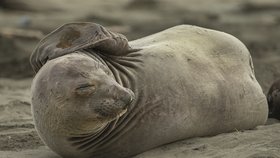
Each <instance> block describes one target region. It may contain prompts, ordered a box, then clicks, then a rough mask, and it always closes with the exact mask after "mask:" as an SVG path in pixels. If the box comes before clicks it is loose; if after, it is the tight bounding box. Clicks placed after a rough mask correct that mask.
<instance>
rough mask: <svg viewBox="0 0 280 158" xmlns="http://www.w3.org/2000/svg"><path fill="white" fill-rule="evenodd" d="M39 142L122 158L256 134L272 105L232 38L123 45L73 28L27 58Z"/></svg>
mask: <svg viewBox="0 0 280 158" xmlns="http://www.w3.org/2000/svg"><path fill="white" fill-rule="evenodd" d="M30 60H31V64H32V67H33V68H34V70H35V72H37V74H36V76H35V78H34V80H33V83H32V111H33V116H34V121H35V127H36V129H37V131H38V133H39V135H40V137H41V138H42V140H43V141H44V142H45V143H46V144H47V145H48V146H49V147H50V148H51V149H52V150H53V151H55V152H56V153H58V154H59V155H61V156H62V157H67V158H77V157H79V158H111V157H114V158H126V157H130V156H133V155H136V154H139V153H141V152H144V151H147V150H149V149H152V148H155V147H158V146H160V145H164V144H167V143H171V142H174V141H178V140H182V139H186V138H192V137H199V136H211V135H216V134H219V133H225V132H231V131H235V130H243V129H252V128H254V127H256V126H258V125H262V124H264V123H265V122H266V119H267V115H268V105H267V101H266V97H265V95H264V94H263V92H262V89H261V87H260V85H259V83H258V82H257V80H256V78H255V75H254V70H253V63H252V60H251V56H250V54H249V52H248V50H247V49H246V47H245V46H244V45H243V44H242V43H241V42H240V41H239V40H238V39H236V38H235V37H233V36H231V35H229V34H226V33H223V32H219V31H214V30H210V29H205V28H201V27H196V26H190V25H180V26H176V27H172V28H170V29H167V30H164V31H162V32H159V33H156V34H154V35H150V36H147V37H144V38H141V39H138V40H135V41H131V42H127V39H126V38H125V37H124V36H123V35H120V34H117V33H112V32H110V31H108V30H106V29H105V28H104V27H102V26H100V25H98V24H94V23H71V24H66V25H63V26H62V27H60V28H58V29H57V30H55V31H54V32H52V33H51V34H50V35H48V36H47V37H46V38H44V39H43V40H42V41H41V42H40V43H39V45H38V47H37V48H36V49H35V51H34V52H33V54H32V55H31V59H30Z"/></svg>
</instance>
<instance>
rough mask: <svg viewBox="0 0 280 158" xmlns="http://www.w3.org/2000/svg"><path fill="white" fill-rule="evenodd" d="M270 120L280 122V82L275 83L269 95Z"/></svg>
mask: <svg viewBox="0 0 280 158" xmlns="http://www.w3.org/2000/svg"><path fill="white" fill-rule="evenodd" d="M267 102H268V106H269V115H268V117H269V118H276V119H278V120H280V80H278V81H276V82H274V83H273V84H272V86H271V87H270V89H269V91H268V94H267Z"/></svg>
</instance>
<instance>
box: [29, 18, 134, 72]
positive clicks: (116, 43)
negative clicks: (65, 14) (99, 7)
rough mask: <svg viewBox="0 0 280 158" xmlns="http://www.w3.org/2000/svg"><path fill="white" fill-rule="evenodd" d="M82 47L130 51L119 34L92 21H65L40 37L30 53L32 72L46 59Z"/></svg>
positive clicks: (119, 53)
mask: <svg viewBox="0 0 280 158" xmlns="http://www.w3.org/2000/svg"><path fill="white" fill-rule="evenodd" d="M82 49H93V50H96V51H98V52H100V53H104V54H108V55H116V56H123V55H126V54H128V53H129V52H133V49H131V48H130V47H129V45H128V40H127V39H126V37H125V36H124V35H122V34H118V33H113V32H111V31H108V30H106V29H105V28H104V27H103V26H101V25H99V24H95V23H69V24H65V25H63V26H61V27H59V28H58V29H56V30H55V31H53V32H51V33H50V34H49V35H48V36H46V37H45V38H44V39H42V40H41V41H40V42H39V44H38V46H37V47H36V48H35V50H34V51H33V53H32V55H31V57H30V63H31V66H32V68H33V70H34V71H35V72H38V71H39V70H40V68H41V67H42V66H43V65H44V64H45V63H46V62H47V61H48V60H51V59H54V58H57V57H60V56H63V55H65V54H69V53H72V52H75V51H77V50H82Z"/></svg>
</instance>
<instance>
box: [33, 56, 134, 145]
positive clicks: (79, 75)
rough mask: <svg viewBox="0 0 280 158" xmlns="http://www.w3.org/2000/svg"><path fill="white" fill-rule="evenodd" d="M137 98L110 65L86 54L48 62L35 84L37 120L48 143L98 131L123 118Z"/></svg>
mask: <svg viewBox="0 0 280 158" xmlns="http://www.w3.org/2000/svg"><path fill="white" fill-rule="evenodd" d="M133 99H134V94H133V92H132V91H131V90H129V89H127V88H124V87H122V86H121V85H120V84H118V83H117V82H116V80H115V79H114V76H113V74H112V73H111V71H110V69H109V68H108V67H107V66H106V65H104V64H102V63H101V62H100V61H98V60H95V59H94V58H92V57H89V56H88V55H86V54H82V53H72V54H68V55H65V56H62V57H59V58H56V59H53V60H50V61H48V62H47V63H46V64H45V65H44V66H43V67H42V68H41V70H40V71H39V72H38V73H37V75H36V77H35V79H34V80H33V83H32V111H33V116H34V121H35V125H36V128H37V131H38V133H39V135H40V136H41V138H42V139H43V140H44V141H45V142H47V141H48V139H49V137H59V136H60V135H61V136H73V135H81V134H88V133H90V132H94V131H96V130H98V129H100V128H101V127H103V126H105V125H106V124H107V123H108V122H110V121H112V120H114V119H116V118H117V117H120V116H121V115H123V114H124V113H125V112H126V110H127V108H128V106H129V105H130V104H131V102H132V101H133ZM50 143H53V141H49V142H48V143H47V144H48V145H50ZM50 146H51V145H50Z"/></svg>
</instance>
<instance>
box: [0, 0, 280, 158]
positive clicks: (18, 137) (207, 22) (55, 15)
mask: <svg viewBox="0 0 280 158" xmlns="http://www.w3.org/2000/svg"><path fill="white" fill-rule="evenodd" d="M1 6H2V9H1ZM4 6H5V7H4ZM73 21H91V22H96V23H100V24H102V25H104V26H107V27H109V28H110V29H111V30H113V31H117V32H121V33H123V34H125V35H126V36H127V37H128V38H129V39H130V40H132V39H136V38H139V37H143V36H146V35H149V34H151V33H155V32H158V31H161V30H163V29H166V28H169V27H171V26H175V25H179V24H192V25H199V26H203V27H208V28H213V29H217V30H221V31H224V32H228V33H230V34H233V35H234V36H236V37H238V38H239V39H241V41H243V42H244V43H245V45H246V46H247V47H248V48H249V50H250V52H251V54H252V57H253V61H254V65H255V72H256V77H257V79H258V81H259V82H260V84H261V86H262V88H263V90H264V92H265V93H266V92H267V91H268V88H269V86H270V85H271V84H272V82H273V81H275V80H276V79H277V78H280V69H279V67H280V45H279V39H280V32H279V31H278V30H280V2H279V0H209V1H205V0H149V1H146V0H145V1H141V0H138V1H137V0H106V1H105V0H104V1H100V0H84V1H74V0H49V1H37V0H25V1H21V0H2V1H0V77H1V78H0V158H58V157H59V156H57V155H56V154H54V153H53V152H52V151H50V150H49V149H48V148H47V147H46V146H44V144H43V143H42V142H41V140H40V139H39V137H38V135H37V133H36V131H35V129H34V125H33V122H32V117H31V111H30V84H31V80H32V77H33V72H32V70H31V68H30V66H29V63H28V57H29V55H30V53H31V51H32V49H33V48H34V47H35V45H36V43H37V42H38V41H39V39H40V38H41V37H42V34H47V33H48V32H50V31H51V30H53V29H54V28H56V27H58V26H60V25H62V24H63V23H66V22H73ZM11 30H12V31H11ZM269 121H270V123H269V124H271V125H266V126H260V127H257V128H256V129H254V130H248V131H236V132H233V133H228V134H220V135H217V136H213V137H205V138H193V139H189V140H182V141H179V142H175V143H172V144H169V145H165V146H163V147H159V148H157V149H154V150H151V151H147V152H146V153H143V154H140V155H138V156H136V158H186V157H190V158H196V157H197V158H198V157H207V158H214V157H215V158H219V157H221V158H222V157H233V158H234V157H244V158H245V157H249V158H278V157H279V158H280V137H279V136H280V123H279V122H278V121H276V120H269Z"/></svg>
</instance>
